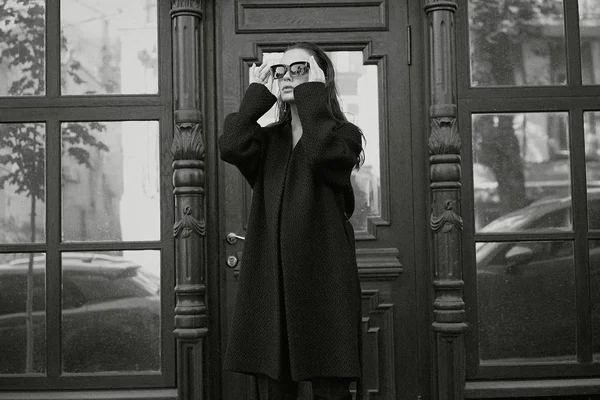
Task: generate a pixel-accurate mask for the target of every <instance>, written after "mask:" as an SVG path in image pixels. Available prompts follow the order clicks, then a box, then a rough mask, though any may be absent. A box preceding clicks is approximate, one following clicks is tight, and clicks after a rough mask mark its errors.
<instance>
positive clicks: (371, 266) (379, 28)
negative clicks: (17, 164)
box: [217, 0, 422, 400]
mask: <svg viewBox="0 0 600 400" xmlns="http://www.w3.org/2000/svg"><path fill="white" fill-rule="evenodd" d="M406 1H407V0H405V1H389V2H388V1H380V2H356V1H351V2H348V1H343V2H342V1H329V2H327V4H326V5H323V4H322V2H318V1H316V0H308V1H304V2H302V3H299V2H298V3H293V4H291V3H289V2H283V1H271V0H263V1H250V0H248V1H234V0H224V1H221V2H218V5H217V7H219V8H218V12H217V14H218V17H217V21H220V24H221V25H220V27H219V30H218V35H219V40H218V41H217V42H218V43H220V46H221V47H222V48H221V49H218V54H221V60H220V65H219V68H218V71H219V72H218V74H220V75H218V86H219V93H220V95H221V96H220V100H221V101H219V115H220V119H221V121H222V120H223V118H224V117H225V116H226V115H227V114H229V113H231V112H234V111H237V109H238V107H239V104H240V100H241V98H242V96H243V93H244V90H245V89H246V87H247V86H248V81H249V79H248V74H249V67H250V65H252V63H254V62H256V63H257V64H258V63H261V62H263V61H268V60H270V59H274V60H278V59H279V56H280V54H281V53H282V52H283V51H285V49H286V47H287V46H288V45H289V44H291V43H294V42H297V41H311V42H315V43H317V44H319V45H321V47H323V48H324V50H325V51H327V52H328V53H329V54H330V57H331V58H332V61H333V62H334V65H335V66H336V72H337V75H338V88H339V92H340V99H341V104H342V109H343V111H344V112H345V113H346V116H347V118H348V119H349V120H350V121H351V122H354V123H355V124H356V125H358V126H359V127H360V128H361V129H362V130H363V133H364V134H365V137H366V146H365V153H366V160H365V164H364V166H363V167H362V168H361V170H360V171H359V172H358V173H355V174H354V175H353V186H354V190H355V197H356V200H357V201H356V203H357V206H356V210H355V213H354V216H353V218H352V220H351V222H352V223H353V225H354V229H355V233H356V235H355V236H356V239H357V257H358V264H359V276H360V279H361V286H362V308H363V338H364V349H363V363H364V387H365V394H367V393H368V394H367V396H366V398H368V399H396V398H398V399H399V398H417V394H418V393H421V392H420V390H421V389H420V388H419V387H418V382H419V376H418V371H419V369H420V368H419V366H420V365H419V362H420V361H419V357H418V356H417V354H418V352H417V350H416V349H417V347H418V326H417V325H418V323H417V321H422V318H421V317H420V316H418V315H417V312H416V310H417V305H416V287H415V267H414V248H415V242H414V240H415V239H414V238H415V235H414V232H413V226H414V213H413V184H412V179H413V178H412V173H413V170H412V162H413V159H412V154H411V143H412V141H411V132H410V106H411V105H410V101H409V99H410V96H409V95H408V93H409V79H408V77H409V74H408V65H407V62H406V60H407V57H406V48H405V43H406V24H407V21H408V19H407V8H408V7H407V3H406ZM274 87H276V85H274ZM272 118H274V116H273V114H269V113H267V114H266V115H265V117H263V119H262V120H261V123H262V124H267V123H269V122H271V121H272ZM219 129H220V130H222V124H221V125H220V126H219ZM219 133H222V132H219ZM220 169H221V171H222V174H221V187H223V188H224V189H223V190H222V193H223V196H224V197H222V205H221V209H222V210H223V216H224V218H223V219H222V221H223V222H222V227H221V232H222V234H223V236H224V237H223V240H222V241H221V242H222V243H224V246H223V248H222V249H221V250H222V251H221V254H222V255H223V262H222V264H221V265H222V268H223V271H222V274H223V276H224V279H223V286H222V297H221V310H222V328H221V331H222V349H225V348H226V343H227V333H228V326H229V322H230V318H231V315H232V311H233V304H234V302H235V296H236V291H237V278H238V276H239V270H240V268H243V240H239V239H238V240H231V241H226V240H225V237H226V236H227V235H228V234H230V233H233V234H236V235H238V236H242V237H243V236H245V230H246V223H247V219H248V215H249V211H250V200H251V196H252V193H251V190H250V188H249V186H248V185H247V184H246V183H245V181H244V180H243V177H242V176H241V174H240V173H239V172H238V171H237V170H236V169H235V168H234V167H232V166H231V165H228V164H224V163H223V164H221V166H220ZM419 236H421V235H419ZM228 261H229V262H228ZM307 290H310V288H307ZM222 392H223V398H224V399H228V400H229V399H231V400H233V399H235V400H238V399H251V398H252V396H251V394H250V392H251V390H250V379H248V378H247V377H245V376H244V375H240V374H233V373H228V372H224V373H223V375H222Z"/></svg>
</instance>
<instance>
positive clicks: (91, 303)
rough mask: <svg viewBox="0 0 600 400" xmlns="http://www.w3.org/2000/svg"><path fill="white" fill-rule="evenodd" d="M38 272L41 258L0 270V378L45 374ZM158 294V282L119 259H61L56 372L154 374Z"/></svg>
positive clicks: (157, 363)
mask: <svg viewBox="0 0 600 400" xmlns="http://www.w3.org/2000/svg"><path fill="white" fill-rule="evenodd" d="M45 270H46V258H45V256H35V257H31V258H23V259H18V260H14V261H12V262H10V263H8V264H4V265H0V354H2V357H0V374H22V373H25V372H27V373H44V372H45V364H46V347H47V346H46V289H45ZM30 271H31V273H30ZM28 279H29V281H30V287H31V285H32V287H33V290H32V291H31V293H30V298H29V302H30V305H31V306H30V307H29V312H28V310H27V287H28V284H27V282H28ZM159 289H160V285H159V278H158V277H156V276H151V275H149V274H147V273H146V272H144V270H143V268H142V267H141V266H140V265H138V264H136V263H133V262H130V261H127V260H125V259H123V258H122V257H116V256H115V257H113V256H109V255H105V254H94V253H65V254H63V258H62V289H61V294H62V296H61V297H62V319H61V332H62V341H61V346H62V370H63V372H68V373H78V372H86V373H87V372H107V371H156V370H159V369H160V293H159ZM28 341H29V343H30V345H29V347H28V346H27V343H28Z"/></svg>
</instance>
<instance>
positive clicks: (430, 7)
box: [423, 0, 458, 14]
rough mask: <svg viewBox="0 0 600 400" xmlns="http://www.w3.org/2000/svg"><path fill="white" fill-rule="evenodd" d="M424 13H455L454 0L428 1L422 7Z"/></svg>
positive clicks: (455, 5) (456, 7) (456, 6)
mask: <svg viewBox="0 0 600 400" xmlns="http://www.w3.org/2000/svg"><path fill="white" fill-rule="evenodd" d="M423 8H424V9H425V12H426V13H428V14H429V13H431V12H434V11H451V12H456V10H457V9H458V5H457V4H456V1H454V0H430V1H428V2H427V4H425V6H424V7H423Z"/></svg>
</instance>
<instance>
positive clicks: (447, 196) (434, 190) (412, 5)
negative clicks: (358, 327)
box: [171, 0, 464, 399]
mask: <svg viewBox="0 0 600 400" xmlns="http://www.w3.org/2000/svg"><path fill="white" fill-rule="evenodd" d="M407 4H408V13H409V20H410V23H411V25H412V27H411V28H407V29H410V31H411V33H412V35H411V36H412V43H408V46H409V47H410V46H411V45H412V49H413V50H412V51H411V52H410V53H409V54H410V60H409V63H410V64H411V68H410V70H409V79H410V88H411V94H410V96H411V100H410V104H411V121H410V122H409V124H410V127H411V132H413V135H412V141H411V143H412V150H413V151H414V153H415V154H416V156H415V168H414V172H413V178H414V182H416V183H417V185H416V186H417V187H415V188H413V192H414V194H415V198H420V197H419V196H423V198H424V199H426V201H423V202H419V204H415V209H414V212H415V218H414V221H415V225H416V226H415V227H414V228H415V229H414V231H415V232H416V233H417V235H418V236H415V239H414V245H415V249H417V248H418V247H420V248H423V247H425V248H428V249H435V253H434V254H435V255H437V260H436V258H435V257H434V255H433V254H430V252H429V251H420V250H419V251H415V265H416V266H417V270H418V271H417V273H416V274H415V278H416V282H415V284H416V297H415V301H417V309H418V310H419V316H420V317H419V321H418V324H419V327H420V329H419V331H420V332H421V335H420V337H426V338H427V340H421V341H420V342H419V343H418V348H417V349H416V350H417V351H418V352H419V357H420V358H421V359H422V360H423V364H422V366H421V367H422V368H424V371H423V373H421V374H420V375H419V380H420V382H419V386H420V387H421V388H422V393H421V394H419V396H418V397H419V398H421V399H427V398H462V397H461V393H462V390H463V388H464V361H462V362H461V360H464V344H461V343H463V342H464V338H463V337H464V333H463V332H464V330H463V328H464V323H463V321H462V319H460V315H462V312H463V311H462V310H464V305H462V306H458V307H457V308H456V309H454V310H453V311H452V312H453V313H454V314H453V315H454V319H453V320H452V321H450V325H447V323H448V322H447V321H445V320H444V318H443V315H445V311H444V310H445V308H444V307H445V306H446V304H445V303H444V300H442V298H441V297H442V295H446V294H447V293H449V290H450V292H451V293H452V295H453V296H454V297H453V298H452V302H454V301H456V304H460V303H461V302H462V294H461V290H462V287H461V286H460V284H459V282H457V281H456V280H453V279H451V278H450V276H451V275H452V274H458V275H454V276H460V273H461V268H462V264H461V260H460V243H461V242H460V235H461V232H460V229H457V228H459V224H458V222H456V221H458V220H454V221H455V222H454V224H453V225H452V227H453V228H455V229H450V230H449V232H443V231H444V230H443V229H437V228H436V226H434V224H432V225H429V222H430V220H434V219H435V218H437V217H440V216H445V215H446V216H447V215H456V216H458V214H456V213H455V214H445V212H446V211H453V210H450V209H448V208H447V207H444V205H445V204H446V203H447V202H448V201H450V204H455V205H456V207H457V208H455V209H454V211H458V204H459V200H460V197H459V195H460V194H459V190H457V189H456V188H457V186H459V184H460V178H459V177H457V176H455V175H453V174H452V173H451V174H450V175H444V174H443V173H444V172H446V170H451V171H457V168H460V166H459V164H458V162H457V161H456V160H455V158H456V156H457V154H458V153H459V152H460V145H458V146H456V143H454V142H453V141H454V140H455V138H456V134H457V132H456V130H455V129H456V128H455V127H456V105H455V104H452V100H449V99H448V98H446V97H443V96H442V97H440V96H441V92H437V91H435V90H433V88H438V89H439V90H441V89H440V88H443V89H444V90H446V92H447V93H450V94H451V97H450V98H451V99H455V98H456V97H455V93H454V91H455V89H454V87H453V84H452V79H450V80H447V76H436V75H432V76H431V77H430V78H429V79H428V77H427V76H425V75H423V74H422V72H423V71H426V70H427V68H426V67H427V66H428V65H429V66H430V69H431V70H436V69H437V67H438V66H437V65H435V63H436V62H437V61H438V60H440V61H441V62H442V63H443V64H444V65H442V66H440V67H442V68H449V70H450V71H452V73H454V70H453V65H454V63H455V59H454V53H453V52H452V51H450V49H449V48H447V47H444V46H447V45H448V43H447V42H443V39H444V37H446V38H447V37H450V38H451V42H453V41H454V38H453V35H452V34H453V27H451V26H450V24H447V25H445V26H443V24H435V23H434V24H433V25H432V35H431V36H432V37H429V35H428V34H427V29H425V27H429V23H428V20H430V21H434V22H435V21H437V22H439V21H441V20H442V19H448V18H449V19H453V18H454V13H455V12H456V3H455V1H443V2H440V1H435V0H408V1H407ZM172 9H173V11H172V14H171V15H172V19H173V32H172V35H173V45H174V48H173V62H174V69H173V79H174V85H173V88H174V98H175V105H174V108H175V110H174V115H175V137H174V146H173V150H174V160H175V161H174V170H175V171H174V186H175V197H176V210H175V214H176V219H177V220H178V222H176V226H178V224H179V226H180V227H183V228H184V231H185V228H187V229H188V230H187V232H189V233H190V235H189V236H186V235H185V234H182V233H179V234H175V241H176V254H177V257H176V276H177V286H176V299H177V306H176V308H175V321H176V326H175V328H176V329H175V332H174V334H175V338H176V341H177V348H178V363H177V376H178V398H179V399H204V398H220V396H221V375H222V374H221V356H220V354H221V351H222V349H221V341H220V336H221V332H220V330H221V328H220V321H221V318H222V316H221V312H220V306H219V299H220V298H221V290H222V289H221V285H222V268H223V260H222V254H221V253H223V251H222V248H223V244H224V240H223V238H222V232H221V229H220V221H219V206H218V204H219V200H220V199H219V185H218V177H219V176H220V173H219V158H218V150H217V145H216V140H217V137H216V135H217V131H218V130H217V126H218V125H219V124H220V121H218V120H217V110H218V101H219V99H218V90H217V87H216V83H215V82H216V79H217V75H218V74H217V65H218V57H219V56H218V55H217V54H216V52H215V48H216V47H217V40H219V34H218V32H217V30H216V29H217V24H216V22H217V21H218V19H219V18H222V17H223V16H222V15H219V14H218V12H219V9H218V7H217V5H216V0H206V1H201V0H172ZM181 24H188V26H189V27H192V29H191V30H190V29H188V30H187V31H185V32H184V33H181V32H178V31H177V28H176V27H177V26H178V25H181ZM425 38H427V39H429V40H428V41H427V43H426V42H425V40H424V39H425ZM194 43H197V44H198V45H197V46H194V45H193V44H194ZM429 43H431V46H430V45H429ZM450 46H452V45H450ZM438 52H442V53H443V56H442V57H440V54H439V53H438ZM425 55H427V56H425ZM432 65H433V67H431V66H432ZM427 83H428V84H429V85H427ZM426 87H430V88H432V90H431V98H429V97H428V96H427V94H426V89H425V88H426ZM452 94H453V95H454V96H452ZM444 96H445V95H444ZM194 99H198V101H194ZM454 101H455V100H454ZM426 104H430V105H431V106H433V107H431V108H430V114H429V122H430V123H431V127H432V128H431V137H429V129H427V130H426V129H425V126H428V125H429V123H428V120H427V117H426V115H425V109H426V108H425V105H426ZM449 121H450V122H449ZM426 124H427V125H426ZM438 126H441V127H442V128H441V129H438V128H437V127H438ZM417 132H428V133H427V134H426V135H419V134H417ZM437 139H440V140H441V142H435V140H437ZM428 140H429V143H428V144H429V148H430V150H431V149H433V150H432V152H433V153H434V154H435V156H434V157H433V158H432V160H428V149H427V146H426V143H427V141H428ZM436 143H437V144H436ZM439 143H444V144H448V145H450V147H449V148H450V150H449V151H448V150H447V149H446V150H444V149H442V147H443V146H442V147H436V145H437V146H439ZM453 143H454V147H452V144H453ZM178 146H179V147H178ZM436 157H437V158H436ZM446 158H448V159H452V160H451V162H449V163H444V162H442V161H441V160H446ZM430 167H431V171H432V172H431V175H429V174H428V173H427V171H428V170H429V169H430ZM434 171H435V172H434ZM440 173H442V174H441V175H440ZM440 176H445V177H446V178H440ZM429 179H431V181H433V182H435V183H442V184H446V187H452V188H453V189H451V190H450V191H448V190H442V188H441V186H439V185H436V184H432V185H431V186H430V187H428V184H429ZM457 184H458V185H457ZM430 198H433V202H431V201H430ZM432 204H433V205H434V213H432V214H431V217H433V218H432V219H430V213H429V209H430V208H429V207H430V206H431V205H432ZM440 204H444V205H442V206H441V208H440V206H439V205H440ZM186 205H190V206H191V207H190V208H187V207H186ZM194 220H195V221H196V222H198V223H194ZM446 223H448V222H446ZM450 223H452V222H450ZM427 226H430V227H431V229H432V231H431V233H430V231H429V230H428V229H424V228H425V227H427ZM201 227H202V228H201ZM442 235H443V236H442ZM449 236H451V242H452V243H453V244H454V245H453V246H444V242H445V240H446V239H447V238H448V237H449ZM207 249H219V250H218V251H214V250H211V251H206V250H207ZM440 252H441V253H440ZM442 257H445V259H450V260H456V261H457V262H455V263H453V265H454V269H452V270H447V271H446V270H442V266H441V264H440V263H439V260H440V259H442ZM456 257H458V258H456ZM190 262H193V264H194V265H189V263H190ZM430 265H431V266H432V267H430ZM190 271H192V272H191V273H190ZM444 273H445V275H444ZM434 276H436V277H438V278H439V279H437V280H434V279H433V277H434ZM433 297H435V298H437V301H433ZM207 306H208V307H207ZM461 307H462V308H461ZM432 315H434V316H435V318H434V317H433V316H432ZM432 322H434V324H433V328H431V327H432ZM447 328H448V329H449V330H448V329H447ZM455 328H456V329H455ZM436 343H437V346H443V347H445V348H447V346H450V347H451V350H449V352H448V350H446V351H441V350H442V349H441V348H438V351H435V349H436ZM449 354H452V355H454V357H453V358H447V357H446V356H447V355H449ZM456 378H458V379H456ZM448 385H450V386H448ZM448 387H453V390H452V392H453V393H447V392H446V389H447V388H448Z"/></svg>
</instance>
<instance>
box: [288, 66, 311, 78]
mask: <svg viewBox="0 0 600 400" xmlns="http://www.w3.org/2000/svg"><path fill="white" fill-rule="evenodd" d="M307 72H308V64H305V63H299V64H292V65H291V66H290V74H292V75H298V76H302V75H304V74H306V73H307Z"/></svg>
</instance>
